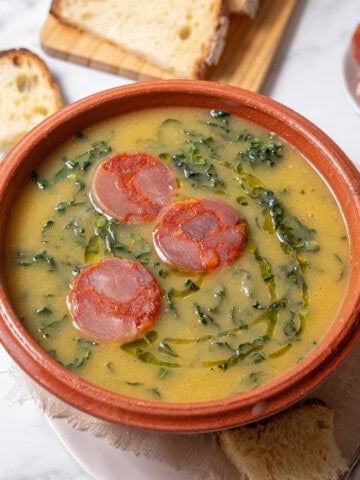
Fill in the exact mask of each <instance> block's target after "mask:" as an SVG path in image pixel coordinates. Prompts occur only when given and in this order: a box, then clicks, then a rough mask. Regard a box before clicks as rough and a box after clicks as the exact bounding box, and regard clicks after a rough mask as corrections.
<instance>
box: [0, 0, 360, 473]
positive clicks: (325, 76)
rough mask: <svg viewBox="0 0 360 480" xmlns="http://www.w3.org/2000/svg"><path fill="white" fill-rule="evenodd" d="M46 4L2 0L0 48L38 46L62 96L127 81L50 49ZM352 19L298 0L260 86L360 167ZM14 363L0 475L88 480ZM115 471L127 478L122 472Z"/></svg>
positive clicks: (350, 4) (351, 9)
mask: <svg viewBox="0 0 360 480" xmlns="http://www.w3.org/2000/svg"><path fill="white" fill-rule="evenodd" d="M274 1H281V0H274ZM49 5H50V2H49V1H48V0H0V50H5V49H9V48H14V47H26V48H29V49H31V50H33V51H34V52H36V53H38V54H39V55H40V56H41V57H42V58H43V59H44V60H45V61H46V62H47V64H48V66H49V67H50V69H51V70H52V72H53V74H54V76H55V77H56V79H57V80H58V82H59V84H60V86H61V89H62V93H63V96H64V100H65V103H70V102H73V101H75V100H78V99H80V98H82V97H84V96H86V95H89V94H91V93H95V92H97V91H100V90H103V89H106V88H110V87H114V86H118V85H123V84H126V83H131V80H129V79H127V78H122V77H118V76H115V75H110V74H106V73H102V72H100V71H97V70H91V69H88V68H86V67H81V66H78V65H75V64H70V63H67V62H64V61H61V60H57V59H54V58H52V57H49V56H47V55H46V54H45V53H44V52H43V51H42V50H41V47H40V41H39V32H40V29H41V27H42V25H43V23H44V20H45V18H46V16H47V12H48V9H49ZM357 23H360V2H359V0H343V1H339V0H298V5H297V7H296V9H295V12H294V14H293V16H292V18H291V21H290V23H289V25H288V28H287V30H286V32H285V35H284V37H283V39H282V42H281V46H280V49H279V50H278V52H277V55H276V57H275V59H274V61H273V63H272V66H271V69H270V72H269V74H268V77H267V79H266V81H265V83H264V85H263V88H262V90H261V92H262V93H264V94H266V95H268V96H270V97H272V98H273V99H276V100H278V101H280V102H282V103H284V104H286V105H287V106H288V107H291V108H293V109H294V110H296V111H298V112H299V113H301V114H303V115H304V116H306V117H307V118H308V119H309V120H311V121H313V122H314V123H316V124H317V125H318V126H319V127H320V128H321V129H322V130H324V131H325V132H326V133H327V134H328V135H329V136H330V137H332V138H333V140H334V141H335V142H336V143H337V144H338V145H339V146H340V147H341V148H342V149H343V150H344V151H345V153H347V155H348V156H349V157H350V158H351V159H352V161H353V162H354V163H356V164H357V165H358V166H360V113H359V112H357V111H355V109H354V108H353V105H351V103H350V102H349V101H348V98H347V96H346V94H345V90H344V81H343V77H342V74H343V70H342V63H343V55H344V52H345V50H346V48H347V45H348V42H349V39H350V37H351V34H352V32H353V30H354V29H355V26H356V25H357ZM1 95H2V92H0V101H1ZM0 128H1V119H0ZM11 366H12V361H11V359H10V358H9V357H8V355H7V354H6V352H5V351H4V350H3V348H2V347H1V346H0V480H89V479H90V477H89V475H88V474H86V473H83V472H82V470H81V468H80V467H79V466H78V465H77V463H76V462H75V461H74V460H73V459H72V458H71V457H70V456H69V455H68V454H67V453H66V452H65V450H64V449H63V448H62V446H61V444H60V442H59V440H58V438H57V437H56V436H55V435H54V432H53V431H52V430H51V428H50V427H49V425H48V423H47V422H46V420H45V419H44V417H43V415H42V414H41V413H40V412H39V411H38V409H37V407H36V406H35V404H34V403H33V402H32V401H31V400H29V401H27V402H25V403H24V404H23V405H18V404H12V403H11V399H10V398H9V392H10V391H11V388H12V386H13V380H12V379H11V377H10V376H9V373H8V370H9V369H10V368H11ZM139 468H140V469H141V467H139ZM145 468H146V467H145V466H144V469H145ZM117 478H119V479H127V478H128V477H127V475H126V472H124V471H123V472H119V476H118V477H117ZM142 478H149V479H150V478H168V475H165V474H164V476H161V477H160V476H159V475H158V474H156V475H155V474H154V475H153V474H152V473H151V471H147V472H146V471H145V470H144V471H143V472H142V473H141V472H140V470H139V476H138V477H136V478H134V477H132V480H140V479H142ZM179 478H180V477H179ZM184 478H185V477H184ZM101 480H107V479H101ZM174 480H175V478H174Z"/></svg>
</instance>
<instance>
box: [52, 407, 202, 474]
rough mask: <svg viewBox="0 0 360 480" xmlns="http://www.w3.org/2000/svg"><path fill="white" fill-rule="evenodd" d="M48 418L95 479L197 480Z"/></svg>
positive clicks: (59, 435)
mask: <svg viewBox="0 0 360 480" xmlns="http://www.w3.org/2000/svg"><path fill="white" fill-rule="evenodd" d="M46 419H47V421H48V422H49V424H50V425H51V426H52V428H53V429H54V430H55V433H56V434H57V436H58V438H59V440H60V441H61V443H62V444H63V446H64V448H65V450H66V451H67V452H68V453H69V454H70V455H71V456H72V457H73V458H74V459H75V461H77V462H78V464H79V465H80V466H81V468H82V469H83V470H84V471H85V472H86V473H88V474H89V475H90V476H91V477H92V478H93V479H94V480H120V479H131V480H150V479H154V480H155V479H156V480H165V479H166V480H168V479H169V478H171V480H194V479H193V478H192V477H189V476H188V475H187V474H186V473H184V472H179V471H177V470H175V469H173V468H171V466H169V465H166V464H164V463H161V462H158V461H156V460H151V459H147V458H145V457H137V456H136V455H135V454H133V453H131V452H124V451H122V450H120V449H118V448H115V447H113V446H111V445H110V444H109V442H107V441H106V440H105V439H104V438H97V437H95V436H94V435H93V434H91V433H88V432H81V431H78V430H76V429H75V428H73V427H72V426H71V425H69V424H68V423H67V422H66V420H64V419H61V418H56V419H55V418H49V417H47V416H46Z"/></svg>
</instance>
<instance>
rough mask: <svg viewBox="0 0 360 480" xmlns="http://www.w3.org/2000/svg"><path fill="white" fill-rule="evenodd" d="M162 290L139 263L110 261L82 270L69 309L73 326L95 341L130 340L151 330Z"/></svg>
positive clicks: (73, 290) (122, 260)
mask: <svg viewBox="0 0 360 480" xmlns="http://www.w3.org/2000/svg"><path fill="white" fill-rule="evenodd" d="M160 300H161V291H160V287H159V286H158V284H157V282H156V280H155V278H154V277H153V276H152V274H151V273H150V272H149V271H148V270H147V269H146V268H145V267H144V266H143V265H141V263H139V262H135V261H132V260H127V259H120V258H109V259H106V260H103V261H101V262H99V263H97V264H95V265H90V266H88V267H85V268H84V269H82V270H81V271H80V273H79V274H78V276H77V277H76V279H75V280H74V282H73V283H72V285H71V289H70V292H69V295H68V299H67V301H68V306H69V309H70V312H71V314H72V317H73V322H74V325H75V326H76V327H77V328H79V329H80V330H82V331H84V332H85V333H86V334H88V335H90V336H91V337H93V338H95V339H103V340H117V341H127V340H129V339H132V338H134V337H135V336H136V335H137V334H139V333H141V332H143V331H145V330H147V329H148V328H150V327H151V326H152V325H153V323H154V321H155V319H156V317H157V315H158V312H159V308H160Z"/></svg>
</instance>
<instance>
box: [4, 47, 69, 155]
mask: <svg viewBox="0 0 360 480" xmlns="http://www.w3.org/2000/svg"><path fill="white" fill-rule="evenodd" d="M0 89H1V101H0V120H1V129H0V151H3V152H4V151H6V150H7V149H9V147H10V146H11V145H12V144H13V143H15V142H16V141H17V140H18V139H19V138H20V137H22V136H23V135H24V134H25V133H27V132H28V131H29V130H31V129H32V128H33V127H34V126H35V125H37V124H38V123H40V122H41V121H42V120H44V119H45V118H46V117H47V116H48V115H50V114H52V113H54V112H55V111H56V110H58V109H59V108H60V107H61V105H62V99H61V94H60V90H59V87H58V85H57V83H56V82H55V81H54V80H53V78H52V76H51V74H50V72H49V70H48V68H47V66H46V64H45V63H44V61H43V60H41V59H40V58H39V57H38V56H37V55H36V54H34V53H32V52H30V51H29V50H26V49H24V48H19V49H12V50H5V51H2V52H0Z"/></svg>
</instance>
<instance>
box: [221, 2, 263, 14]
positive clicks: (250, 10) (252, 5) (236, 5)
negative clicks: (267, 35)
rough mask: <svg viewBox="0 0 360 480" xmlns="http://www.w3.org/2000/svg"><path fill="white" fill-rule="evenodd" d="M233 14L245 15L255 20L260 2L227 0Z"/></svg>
mask: <svg viewBox="0 0 360 480" xmlns="http://www.w3.org/2000/svg"><path fill="white" fill-rule="evenodd" d="M227 1H228V5H229V10H230V12H231V13H244V14H245V15H248V16H249V17H250V18H254V17H255V15H256V12H257V10H258V8H259V0H227Z"/></svg>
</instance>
